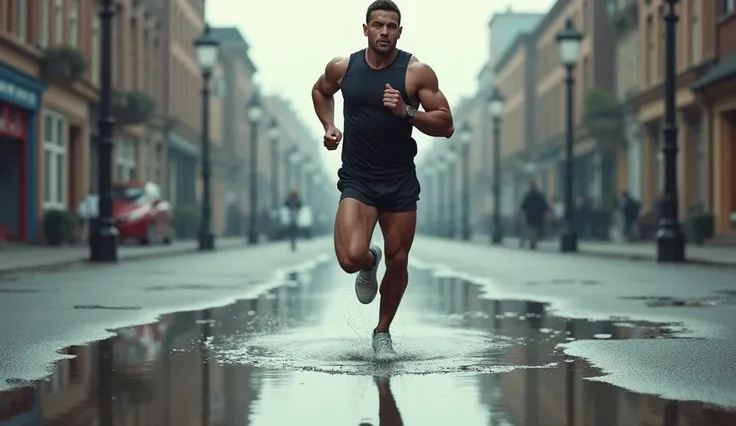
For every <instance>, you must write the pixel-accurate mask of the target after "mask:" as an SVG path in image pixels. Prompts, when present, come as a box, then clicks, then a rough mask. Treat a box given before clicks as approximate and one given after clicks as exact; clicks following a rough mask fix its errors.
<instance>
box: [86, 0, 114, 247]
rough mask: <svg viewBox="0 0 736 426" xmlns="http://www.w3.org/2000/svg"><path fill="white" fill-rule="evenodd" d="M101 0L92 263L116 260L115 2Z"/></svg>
mask: <svg viewBox="0 0 736 426" xmlns="http://www.w3.org/2000/svg"><path fill="white" fill-rule="evenodd" d="M113 3H114V2H113V1H112V0H104V1H103V2H102V8H101V9H100V21H101V27H102V28H101V30H102V40H101V41H102V43H101V44H102V46H101V48H100V50H101V52H100V58H101V62H100V68H101V69H100V74H101V75H100V77H101V78H100V121H99V123H98V125H99V127H100V139H99V141H98V142H97V155H98V161H99V167H98V169H97V179H98V188H97V190H98V192H99V207H98V210H99V215H98V220H97V226H95V227H93V229H92V232H93V233H92V237H91V238H90V245H89V251H90V253H89V258H90V261H92V262H117V260H118V230H117V228H115V220H114V218H113V216H112V148H113V146H112V144H113V131H114V127H115V118H113V115H112V19H113V17H114V16H115V5H114V4H113Z"/></svg>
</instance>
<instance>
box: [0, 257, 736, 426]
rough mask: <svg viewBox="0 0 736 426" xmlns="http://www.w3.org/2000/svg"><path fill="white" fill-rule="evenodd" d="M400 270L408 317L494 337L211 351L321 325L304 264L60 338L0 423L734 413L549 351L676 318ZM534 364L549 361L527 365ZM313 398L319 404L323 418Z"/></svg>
mask: <svg viewBox="0 0 736 426" xmlns="http://www.w3.org/2000/svg"><path fill="white" fill-rule="evenodd" d="M412 274H413V275H412V276H418V277H420V278H419V279H421V280H422V282H423V283H424V284H425V285H423V286H418V285H417V286H414V288H413V290H414V291H413V293H409V294H408V295H407V306H406V312H405V313H404V315H405V316H406V317H407V318H406V321H409V318H411V321H410V322H409V323H407V325H406V328H407V329H409V330H419V329H421V327H424V328H425V329H427V328H428V327H436V328H437V329H438V330H439V329H449V330H455V332H456V333H457V334H462V333H471V334H467V336H476V339H478V341H479V342H487V341H488V342H496V341H498V340H499V339H501V340H503V341H504V342H506V343H505V344H504V345H503V346H495V347H492V348H489V347H486V348H485V349H484V351H483V352H479V354H482V356H481V355H478V354H476V355H477V357H476V358H472V357H468V356H467V355H463V353H459V354H458V355H457V357H459V358H462V359H463V362H465V363H469V362H473V363H475V364H467V365H465V368H461V369H458V370H457V371H458V372H455V373H453V374H429V375H422V376H417V375H407V374H405V375H401V376H394V377H390V376H388V375H382V376H376V377H373V376H372V375H369V376H361V375H352V376H349V375H328V374H323V373H318V372H313V371H311V372H310V371H282V370H275V369H269V368H263V366H262V365H259V364H258V363H221V362H219V361H218V358H217V357H216V356H215V355H217V354H213V353H212V351H213V350H217V347H216V345H213V342H216V341H218V340H226V339H231V338H232V337H233V336H241V337H243V338H245V339H249V338H251V337H252V336H268V335H270V334H273V333H275V332H279V333H281V332H285V331H287V332H291V333H298V332H299V330H311V329H314V327H315V326H318V325H321V324H322V323H321V321H320V318H322V317H323V316H324V315H325V310H328V309H331V308H330V306H332V305H330V304H329V303H328V299H329V297H330V295H331V294H333V292H334V291H335V290H334V289H333V285H334V283H333V282H332V280H333V279H334V275H332V273H331V272H330V273H327V272H325V271H324V270H322V269H320V268H317V269H315V270H313V271H311V272H310V273H309V274H308V276H307V275H303V274H302V275H296V274H292V275H291V276H289V277H287V278H288V279H287V280H286V282H285V283H284V285H281V286H278V287H276V288H273V289H272V290H269V291H266V292H264V293H263V294H261V295H260V296H259V297H257V298H254V299H252V300H242V301H239V302H237V303H234V304H232V305H230V306H226V307H223V308H216V309H208V310H205V311H201V312H182V313H178V314H174V315H167V316H164V317H162V318H161V320H160V321H159V322H157V323H155V324H148V325H142V326H138V327H132V328H128V329H125V330H121V331H120V332H119V333H118V334H117V336H115V337H114V338H111V339H107V340H104V341H100V342H97V343H93V344H90V345H88V346H84V347H73V348H70V349H68V350H67V351H66V354H67V355H69V356H70V358H69V359H63V360H61V361H59V362H58V363H57V365H56V368H55V371H54V374H53V375H52V376H51V377H50V378H49V379H48V380H46V381H42V382H39V383H37V384H35V385H34V386H32V387H24V388H19V389H15V390H10V391H5V392H2V393H0V426H10V425H13V426H15V425H42V424H43V425H59V426H119V425H120V426H180V425H202V426H245V425H256V426H261V425H264V426H272V425H280V424H308V425H311V424H319V425H320V426H330V425H340V426H343V425H346V424H353V425H362V426H368V425H370V426H403V425H404V424H406V425H421V426H425V425H438V426H444V425H447V424H450V423H452V422H457V423H459V424H462V425H463V426H474V425H478V426H481V425H483V426H486V425H492V426H512V425H513V426H587V425H596V426H650V425H657V426H700V425H708V426H733V425H735V424H736V414H734V413H733V412H729V411H726V410H724V409H721V408H719V407H714V406H709V405H707V404H702V403H697V402H675V401H668V400H662V399H660V398H658V397H656V396H652V395H639V394H635V393H631V392H627V391H624V390H622V389H619V388H616V387H613V386H610V385H608V384H605V383H601V382H594V381H588V380H584V378H585V377H588V376H590V375H593V374H596V372H595V371H593V370H592V369H591V368H590V367H589V366H588V365H586V363H585V362H583V361H581V360H577V359H572V358H566V357H565V356H564V355H563V354H562V353H561V352H560V351H559V350H557V349H556V346H557V345H558V344H560V343H564V342H568V341H570V340H573V339H594V338H610V339H657V338H670V337H672V335H673V330H675V329H676V328H677V326H678V325H677V324H653V323H622V322H613V321H608V322H593V321H586V320H577V319H570V318H561V317H557V316H555V315H553V314H551V313H550V312H548V311H547V309H546V306H545V305H543V304H540V303H534V302H528V301H519V300H490V299H484V298H481V297H479V295H480V294H481V289H480V288H479V287H478V286H476V285H474V284H472V283H470V282H468V281H464V280H462V279H459V278H457V277H452V276H433V275H432V274H431V273H430V272H428V271H423V270H417V271H413V272H412ZM338 287H340V288H343V289H344V288H345V286H344V285H341V284H340V285H338ZM345 291H350V289H349V288H348V289H347V290H345ZM340 297H342V296H340ZM344 304H345V306H347V307H348V309H354V308H353V305H351V304H349V302H344ZM437 333H440V332H437ZM443 333H444V332H443ZM472 333H474V334H472ZM438 335H439V334H438ZM448 335H449V334H448ZM596 336H597V337H596ZM484 339H485V340H484ZM363 343H366V344H369V342H363ZM424 343H425V344H426V345H429V344H430V343H432V342H431V340H428V341H425V342H424ZM343 344H344V345H347V343H343ZM350 344H352V343H350ZM213 348H214V349H213ZM349 349H350V348H346V350H349ZM431 349H432V348H431V347H429V346H428V350H430V351H431ZM460 352H462V351H460ZM481 358H482V359H481ZM488 360H492V361H488ZM323 362H327V361H323ZM412 362H413V361H410V360H407V361H405V362H404V363H405V364H411V363H412ZM447 362H451V360H449V361H447ZM484 363H488V364H495V365H497V366H498V365H503V366H509V367H510V366H520V367H523V368H516V369H513V370H512V371H506V370H499V371H505V372H501V373H485V372H484V373H482V374H478V373H477V372H478V371H486V370H482V369H481V370H479V369H477V368H474V367H477V366H478V365H483V364H484ZM540 366H548V367H547V368H529V367H540ZM507 370H511V368H509V369H507ZM366 371H368V370H366ZM325 410H328V411H330V412H331V413H332V414H331V415H330V416H325V415H324V412H325Z"/></svg>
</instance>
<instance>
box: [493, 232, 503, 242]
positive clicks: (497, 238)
mask: <svg viewBox="0 0 736 426" xmlns="http://www.w3.org/2000/svg"><path fill="white" fill-rule="evenodd" d="M491 244H493V245H496V246H498V245H502V244H503V232H501V231H495V230H494V231H493V232H491Z"/></svg>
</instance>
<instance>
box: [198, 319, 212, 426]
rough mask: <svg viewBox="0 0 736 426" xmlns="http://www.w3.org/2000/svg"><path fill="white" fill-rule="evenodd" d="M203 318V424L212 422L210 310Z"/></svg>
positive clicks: (205, 425) (206, 425) (201, 353)
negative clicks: (209, 343)
mask: <svg viewBox="0 0 736 426" xmlns="http://www.w3.org/2000/svg"><path fill="white" fill-rule="evenodd" d="M203 316H204V318H203V319H202V342H201V347H200V355H201V356H202V359H201V361H200V362H201V363H202V413H201V414H202V425H203V426H208V425H209V424H210V360H209V357H208V356H207V342H208V340H209V338H210V326H211V322H212V320H211V319H210V316H211V314H210V310H209V309H205V310H204V313H203Z"/></svg>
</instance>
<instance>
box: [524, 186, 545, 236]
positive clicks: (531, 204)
mask: <svg viewBox="0 0 736 426" xmlns="http://www.w3.org/2000/svg"><path fill="white" fill-rule="evenodd" d="M521 211H522V213H523V215H524V222H525V227H524V229H525V237H526V238H525V239H526V240H528V241H529V248H531V249H532V250H536V249H537V241H539V238H540V236H541V235H542V232H543V230H544V219H545V216H546V215H547V212H549V204H547V199H546V198H545V197H544V194H542V193H541V192H540V191H539V189H537V184H536V183H534V182H530V183H529V190H528V191H527V193H526V195H525V196H524V200H523V201H522V202H521Z"/></svg>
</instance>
